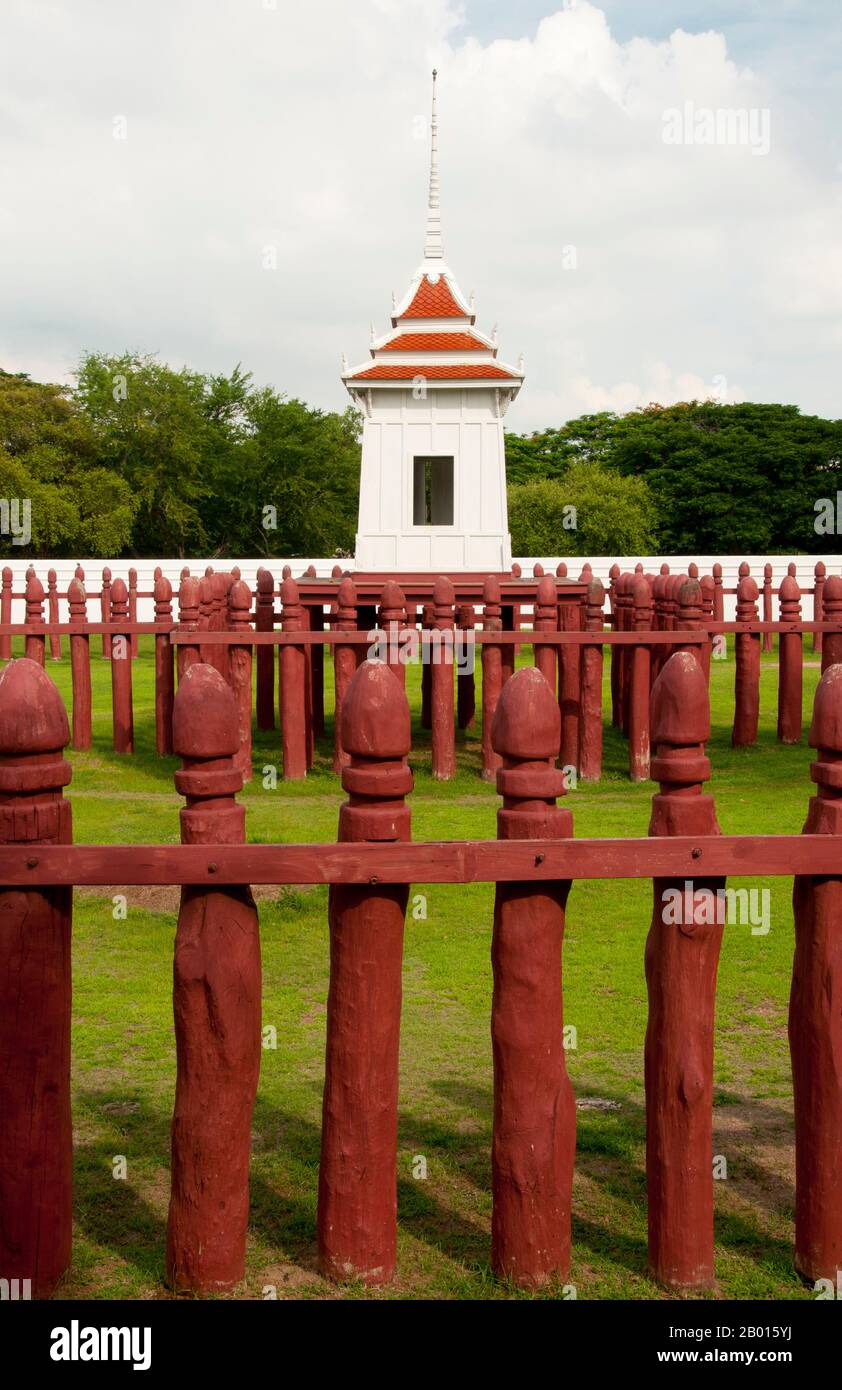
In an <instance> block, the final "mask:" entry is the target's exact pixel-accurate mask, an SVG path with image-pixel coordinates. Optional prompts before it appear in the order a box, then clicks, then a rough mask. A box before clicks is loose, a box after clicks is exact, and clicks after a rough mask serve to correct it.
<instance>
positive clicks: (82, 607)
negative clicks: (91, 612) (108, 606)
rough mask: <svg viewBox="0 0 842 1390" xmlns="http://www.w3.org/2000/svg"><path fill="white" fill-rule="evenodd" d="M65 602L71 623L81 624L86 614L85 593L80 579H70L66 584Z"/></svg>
mask: <svg viewBox="0 0 842 1390" xmlns="http://www.w3.org/2000/svg"><path fill="white" fill-rule="evenodd" d="M67 603H68V607H69V608H70V621H71V623H79V624H80V625H81V624H83V623H84V622H85V620H86V616H87V595H86V593H85V586H84V584H83V583H82V581H81V579H76V578H75V577H74V578H73V579H71V581H70V583H69V584H68V586H67Z"/></svg>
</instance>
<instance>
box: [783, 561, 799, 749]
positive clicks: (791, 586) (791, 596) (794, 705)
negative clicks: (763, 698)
mask: <svg viewBox="0 0 842 1390" xmlns="http://www.w3.org/2000/svg"><path fill="white" fill-rule="evenodd" d="M778 608H779V612H780V619H781V622H794V623H798V622H800V621H801V590H800V589H799V587H798V581H797V580H796V579H795V578H794V577H793V576H792V575H791V574H786V575H785V576H784V578H783V579H782V580H781V587H780V589H779V590H778ZM803 645H804V639H803V637H802V635H801V633H800V632H782V633H780V634H779V638H778V661H779V669H778V738H779V739H780V741H781V743H798V742H800V739H801V706H802V701H803V679H804V676H803V660H802V659H803Z"/></svg>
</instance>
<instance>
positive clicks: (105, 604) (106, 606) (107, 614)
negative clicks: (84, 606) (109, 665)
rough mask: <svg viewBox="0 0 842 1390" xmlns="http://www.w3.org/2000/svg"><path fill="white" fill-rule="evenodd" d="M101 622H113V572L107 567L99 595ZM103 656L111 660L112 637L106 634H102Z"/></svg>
mask: <svg viewBox="0 0 842 1390" xmlns="http://www.w3.org/2000/svg"><path fill="white" fill-rule="evenodd" d="M99 611H100V621H101V622H103V623H110V622H111V571H110V569H109V568H108V566H107V565H106V566H105V568H104V570H103V571H102V588H101V590H100V595H99ZM102 655H103V656H104V657H105V659H106V660H107V661H110V659H111V637H110V634H109V633H107V632H104V633H103V634H102Z"/></svg>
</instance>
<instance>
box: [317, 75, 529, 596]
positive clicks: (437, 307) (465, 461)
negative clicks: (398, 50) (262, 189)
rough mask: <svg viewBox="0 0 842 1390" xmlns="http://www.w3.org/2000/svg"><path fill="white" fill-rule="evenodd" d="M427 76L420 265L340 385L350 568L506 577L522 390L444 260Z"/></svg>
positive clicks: (519, 376)
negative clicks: (348, 453) (511, 466)
mask: <svg viewBox="0 0 842 1390" xmlns="http://www.w3.org/2000/svg"><path fill="white" fill-rule="evenodd" d="M437 136H438V130H437V120H436V73H435V71H434V72H433V108H432V121H431V152H430V192H429V197H428V200H427V223H426V238H425V244H424V259H423V261H422V262H421V264H420V266H419V267H418V269H417V270H416V272H415V275H414V276H413V278H412V283H411V284H410V286H409V289H408V290H407V292H406V294H405V295H404V296H403V298H402V299H401V301H400V302H399V303H396V302H395V301H394V297H393V303H392V326H391V329H390V330H389V332H388V333H386V334H384V335H383V336H382V337H380V338H377V337H375V336H374V330H373V329H372V340H371V347H370V358H371V360H370V361H367V362H365V363H363V364H361V365H360V366H358V367H352V368H348V366H347V364H346V362H345V361H344V359H343V371H342V380H343V381H344V383H345V386H346V387H347V389H348V391H349V393H350V395H351V398H352V399H353V401H354V402H355V404H357V405H358V406H359V408H360V409H361V411H362V413H363V421H364V423H363V447H362V466H361V474H360V513H359V526H358V530H357V538H356V555H355V567H356V569H357V570H364V571H369V570H375V571H377V570H391V571H395V570H405V571H414V570H434V571H436V572H437V573H439V572H447V571H449V570H484V571H486V572H491V571H499V570H508V569H509V568H510V566H511V560H512V554H511V551H512V547H511V538H510V536H509V527H508V517H507V511H506V459H505V448H504V441H503V416H504V415H505V413H506V410H507V409H508V406H509V404H510V402H511V401H513V400H514V398H515V396H516V395H517V393H518V391H519V390H520V387H521V383H522V382H523V379H524V377H523V370H522V365H523V364H522V361H521V362H520V363H519V365H518V368H517V369H515V368H514V367H510V366H507V365H506V363H505V362H501V361H499V360H498V358H497V329H496V327H495V328H494V330H493V332H492V334H491V337H486V335H485V334H483V333H480V332H479V331H478V330H477V329H476V328H475V326H474V325H475V323H476V315H475V313H474V304H473V295H472V296H471V299H470V302H469V301H468V300H466V299H465V296H464V295H463V294H462V291H461V290H460V289H459V286H458V285H457V283H456V281H455V279H454V278H453V274H452V272H451V271H450V270H449V268H448V267H447V265H446V264H445V262H444V258H443V251H442V239H441V216H440V212H439V178H438V139H437Z"/></svg>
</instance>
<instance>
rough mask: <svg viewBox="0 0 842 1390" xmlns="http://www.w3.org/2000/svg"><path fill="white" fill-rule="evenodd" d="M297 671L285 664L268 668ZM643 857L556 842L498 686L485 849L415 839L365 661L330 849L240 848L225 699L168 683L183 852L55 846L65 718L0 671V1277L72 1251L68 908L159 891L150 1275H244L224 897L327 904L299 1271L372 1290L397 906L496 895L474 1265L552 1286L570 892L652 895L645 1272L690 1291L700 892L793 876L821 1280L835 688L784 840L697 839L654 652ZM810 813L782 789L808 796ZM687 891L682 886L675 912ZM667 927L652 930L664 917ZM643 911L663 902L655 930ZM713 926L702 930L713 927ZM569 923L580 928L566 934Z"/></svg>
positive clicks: (539, 702)
mask: <svg viewBox="0 0 842 1390" xmlns="http://www.w3.org/2000/svg"><path fill="white" fill-rule="evenodd" d="M293 650H294V649H293ZM651 709H652V743H653V748H654V756H653V759H652V765H651V772H652V775H653V777H654V778H655V780H656V781H657V782H658V783H659V784H660V786H659V790H658V792H657V793H656V795H655V796H654V797H653V803H652V818H651V822H650V828H649V835H650V838H649V839H619V840H612V839H605V840H599V839H596V840H575V839H573V838H572V836H573V818H572V814H571V812H570V811H569V810H566V809H563V808H560V807H559V806H558V805H557V799H558V798H559V797H561V796H563V795H564V790H565V780H564V776H563V774H562V772H561V771H560V769H559V768H558V767H557V762H556V759H557V753H558V749H559V746H560V740H561V721H562V714H561V711H560V709H559V704H558V700H557V698H556V694H555V692H554V690H553V689H551V687H550V686H549V685H548V683H547V681H546V680H545V678H544V677H543V675H542V674H541V672H540V670H536V669H534V668H525V669H522V670H520V671H518V673H517V674H516V675H515V676H514V677H513V678H511V679H510V680H509V681H508V682H506V684H505V686H504V688H503V690H502V693H501V696H500V699H499V701H498V704H497V708H496V711H495V714H494V719H493V724H492V731H491V743H492V748H493V750H494V752H495V754H496V755H497V757H498V758H499V759H500V766H499V768H498V770H497V773H496V781H497V790H498V793H499V794H500V796H501V797H502V806H501V808H500V810H499V811H498V822H497V825H498V839H497V841H495V842H482V841H465V842H453V843H436V844H415V843H413V842H412V840H411V813H410V803H409V802H408V801H407V797H408V796H409V793H410V792H411V790H412V774H411V772H410V770H409V768H408V766H407V761H406V759H407V754H408V753H409V750H410V716H409V707H408V703H407V700H406V695H405V692H404V690H403V688H402V686H401V683H400V681H399V679H398V678H397V677H396V676H395V675H394V673H393V672H392V671H391V670H390V669H389V667H388V665H386V664H384V663H377V662H370V661H366V662H364V663H363V664H362V665H361V666H360V667H359V668H358V669H357V670H356V671H355V673H354V674H353V676H352V677H351V680H350V682H349V684H348V687H347V689H346V692H345V698H344V701H343V707H342V720H341V722H342V732H341V741H342V747H343V750H344V752H345V754H346V755H347V759H348V761H347V763H346V765H345V766H344V767H343V770H342V783H343V787H344V789H345V791H346V793H347V800H346V801H345V802H344V803H343V804H342V807H341V809H340V813H339V843H338V844H335V845H324V844H320V845H312V844H311V845H252V844H245V843H244V841H245V815H244V809H243V807H242V806H240V805H238V803H237V801H236V794H237V792H238V791H239V789H240V788H241V786H242V774H241V772H240V771H239V770H238V767H237V763H236V759H237V755H238V752H239V748H240V743H239V739H238V735H237V708H236V696H235V693H234V691H233V690H232V689H231V687H230V685H228V684H227V683H226V682H225V680H224V679H223V677H222V676H221V674H220V672H219V671H218V670H216V669H215V668H214V667H210V666H208V665H206V664H204V663H195V664H193V665H191V666H189V667H188V668H187V669H186V671H185V673H184V676H183V679H182V682H181V684H180V686H179V689H178V693H177V695H176V697H175V705H174V715H173V721H172V733H173V746H174V749H175V751H176V753H178V754H179V755H180V757H181V758H182V767H181V770H180V771H178V772H176V774H175V783H176V788H177V790H178V791H179V793H180V794H181V795H182V796H184V798H185V803H186V804H185V806H184V809H183V810H182V811H181V840H182V843H181V844H180V845H133V846H122V847H121V846H112V845H108V846H97V845H73V844H72V843H71V840H72V835H71V809H70V802H69V800H68V799H67V798H66V797H65V795H64V794H63V793H64V788H65V787H66V786H67V784H68V783H69V781H70V776H71V772H70V767H69V765H68V764H67V762H66V761H65V760H64V758H63V756H62V753H63V750H64V748H65V746H66V744H67V742H68V739H69V728H68V722H67V716H66V714H65V710H64V707H63V704H62V701H61V699H60V697H59V694H58V691H57V690H56V688H55V686H54V685H53V684H52V682H51V681H50V680H49V678H48V676H47V675H46V673H45V671H44V669H43V668H42V667H41V666H40V665H39V664H38V663H37V662H34V661H32V660H30V659H26V658H23V659H21V660H18V661H15V662H12V663H11V664H10V665H9V666H8V667H6V669H5V670H4V671H3V672H2V674H0V885H2V886H0V923H1V924H2V930H0V1115H2V1117H3V1122H2V1126H0V1277H4V1278H11V1277H17V1278H28V1279H32V1281H33V1288H34V1290H35V1292H36V1294H37V1295H39V1296H44V1295H47V1294H49V1293H50V1292H51V1291H52V1290H53V1289H54V1288H55V1286H56V1283H57V1281H58V1280H59V1279H60V1277H61V1275H62V1273H63V1272H64V1270H66V1269H67V1267H68V1263H69V1261H70V1257H71V1215H72V1194H71V1170H72V1126H71V1105H70V1010H71V996H70V978H71V927H72V886H73V885H80V884H98V883H110V884H113V883H114V882H123V883H126V884H139V883H164V884H181V885H183V891H182V898H181V907H180V911H179V917H178V927H177V933H176V940H175V962H174V987H173V1009H174V1018H175V1038H176V1058H177V1084H176V1095H175V1107H174V1114H173V1123H172V1165H171V1197H170V1208H169V1219H168V1225H167V1241H166V1271H167V1278H168V1280H169V1282H170V1283H171V1285H172V1286H173V1287H175V1288H176V1289H181V1290H189V1291H192V1292H203V1291H208V1290H220V1289H228V1288H231V1287H232V1286H233V1285H234V1284H236V1283H237V1282H238V1281H239V1280H240V1279H241V1278H242V1277H243V1271H244V1255H245V1241H246V1228H247V1222H248V1211H249V1146H250V1134H251V1120H252V1109H253V1105H254V1100H255V1093H256V1087H257V1081H258V1069H259V1061H260V941H259V928H258V915H257V909H256V907H255V904H254V900H253V898H252V895H251V891H250V887H249V885H250V884H252V883H256V882H269V883H275V884H279V883H329V884H330V894H329V910H328V915H329V925H330V938H331V944H330V991H329V996H328V1007H327V1025H326V1028H327V1033H326V1064H325V1081H324V1108H323V1126H322V1148H321V1165H320V1174H319V1197H318V1216H317V1231H316V1233H317V1239H318V1249H319V1261H320V1268H321V1270H322V1271H323V1273H324V1274H325V1275H327V1276H328V1277H330V1278H333V1279H337V1280H340V1279H347V1278H357V1279H361V1280H364V1281H366V1282H368V1283H370V1284H378V1283H382V1282H385V1281H388V1280H389V1279H390V1278H391V1277H392V1276H393V1274H394V1271H395V1263H396V1190H397V1113H398V1111H397V1105H398V1045H399V1034H400V1012H401V962H402V947H403V930H404V918H405V913H406V908H407V901H408V893H409V885H410V883H423V882H450V883H469V882H477V881H487V882H493V883H495V884H496V896H495V903H494V917H493V930H492V944H491V955H492V963H493V972H494V993H493V1001H492V1005H491V1029H492V1040H493V1072H494V1119H493V1143H492V1154H491V1159H492V1175H493V1176H492V1187H493V1216H492V1234H491V1252H490V1253H491V1263H492V1266H493V1269H494V1271H495V1272H496V1274H498V1275H499V1276H503V1277H507V1278H510V1279H512V1280H514V1281H516V1282H517V1283H518V1284H521V1285H523V1286H525V1287H536V1286H540V1285H542V1284H544V1283H545V1282H547V1281H548V1280H556V1279H558V1280H561V1281H564V1280H566V1279H567V1277H568V1274H569V1262H570V1246H571V1190H572V1179H573V1167H574V1161H575V1142H576V1141H575V1123H576V1119H575V1105H574V1099H573V1093H572V1088H571V1084H570V1081H569V1078H568V1076H567V1074H566V1070H565V1058H564V1051H563V1047H562V1029H563V998H562V969H561V965H562V937H563V931H564V917H565V906H566V902H567V898H568V894H569V891H570V888H571V883H572V882H573V881H574V880H575V879H577V878H583V879H584V878H601V879H606V878H612V879H613V878H623V877H637V878H641V877H642V878H651V879H652V881H653V914H652V924H651V929H650V932H649V938H648V941H647V946H646V979H647V988H648V997H649V1018H648V1027H647V1032H646V1045H645V1091H646V1113H647V1127H646V1171H647V1190H648V1218H649V1262H650V1268H651V1272H652V1274H653V1276H654V1277H655V1278H656V1279H658V1280H659V1281H660V1282H661V1283H662V1284H664V1285H665V1286H666V1287H667V1288H670V1289H701V1288H705V1287H707V1286H709V1285H710V1284H711V1282H712V1280H713V1277H714V1241H713V1175H712V1166H711V1158H712V1088H713V1038H714V1026H715V1019H714V1009H715V987H716V971H717V959H718V954H719V948H720V941H721V937H722V932H723V916H722V913H721V912H720V911H719V907H718V905H719V903H720V897H721V895H720V894H719V890H720V889H722V888H723V887H724V883H725V878H726V876H727V875H729V874H735V875H743V876H744V875H754V874H764V875H765V874H778V875H781V874H793V875H795V876H796V877H795V889H794V897H793V903H794V917H795V949H794V966H793V983H792V994H791V1002H790V1015H789V1036H790V1047H791V1054H792V1069H793V1084H794V1100H795V1108H794V1121H795V1142H796V1202H795V1264H796V1267H797V1269H798V1270H799V1271H800V1272H801V1274H802V1275H803V1276H804V1277H805V1278H807V1279H809V1280H816V1279H819V1278H830V1279H835V1271H836V1270H837V1269H838V1268H839V1265H840V1256H842V1202H840V1200H839V1192H840V1179H842V1172H840V1164H841V1163H842V1159H841V1158H840V1155H842V1087H841V1086H840V1073H839V1057H840V1055H842V1007H840V1001H842V952H840V950H839V932H840V924H842V799H840V788H842V665H839V664H834V665H832V666H830V667H829V668H828V669H827V670H826V672H825V674H824V675H823V677H822V679H821V682H820V684H819V687H818V692H817V695H816V700H815V708H814V717H813V724H812V728H811V731H810V744H811V746H812V747H814V748H816V750H817V758H816V761H815V763H814V764H813V767H812V777H813V780H814V782H815V783H816V788H815V791H816V794H815V795H814V796H813V798H812V799H811V801H810V804H809V810H808V813H807V819H806V823H805V827H804V833H803V834H802V835H800V836H798V835H783V836H735V837H726V836H722V835H721V834H720V832H719V827H718V825H717V822H716V814H715V808H714V799H713V797H712V796H711V795H709V794H706V793H705V792H704V790H703V789H704V785H705V783H706V781H707V780H708V778H709V775H710V764H709V762H708V759H707V757H706V756H705V741H706V739H707V737H708V734H709V722H710V721H709V707H708V694H707V685H706V681H705V676H704V671H703V668H702V665H701V663H700V661H699V658H698V655H696V654H693V653H692V652H690V651H685V650H680V651H678V652H675V653H673V654H672V655H671V656H670V658H669V659H668V660H667V661H666V662H665V663H664V664H663V666H662V668H661V670H660V671H659V674H658V676H657V678H656V680H655V683H654V687H653V692H652V701H651ZM805 790H806V788H805ZM688 885H689V887H690V889H691V890H692V891H691V892H690V893H689V895H688ZM676 894H678V895H679V896H682V897H683V901H684V902H685V903H687V901H688V896H689V900H690V906H689V907H688V908H687V909H686V911H685V913H684V915H683V916H681V917H679V919H678V925H676V924H675V918H674V916H673V913H672V906H671V904H672V903H673V902H674V898H675V895H676ZM667 904H670V909H669V911H668V909H667ZM711 908H713V910H711ZM586 929H587V927H586V926H585V930H586Z"/></svg>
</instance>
